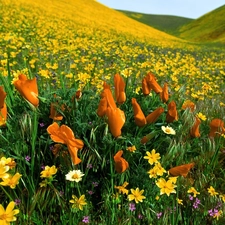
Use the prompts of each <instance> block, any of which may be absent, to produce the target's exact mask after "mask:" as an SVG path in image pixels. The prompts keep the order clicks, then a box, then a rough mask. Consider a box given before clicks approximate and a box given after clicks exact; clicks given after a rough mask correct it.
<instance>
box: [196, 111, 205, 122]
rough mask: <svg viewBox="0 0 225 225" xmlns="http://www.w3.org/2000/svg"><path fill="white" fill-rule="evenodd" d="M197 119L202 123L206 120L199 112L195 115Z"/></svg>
mask: <svg viewBox="0 0 225 225" xmlns="http://www.w3.org/2000/svg"><path fill="white" fill-rule="evenodd" d="M197 117H198V118H199V119H200V120H202V121H205V120H206V116H205V115H204V114H202V113H201V112H199V113H197Z"/></svg>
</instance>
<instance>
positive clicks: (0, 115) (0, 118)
mask: <svg viewBox="0 0 225 225" xmlns="http://www.w3.org/2000/svg"><path fill="white" fill-rule="evenodd" d="M6 119H7V106H6V104H5V103H3V107H2V108H1V109H0V127H2V126H5V125H6Z"/></svg>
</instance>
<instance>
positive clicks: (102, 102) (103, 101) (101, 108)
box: [97, 97, 107, 117]
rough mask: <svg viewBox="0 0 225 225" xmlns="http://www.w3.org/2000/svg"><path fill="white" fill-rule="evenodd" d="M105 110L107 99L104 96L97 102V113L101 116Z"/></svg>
mask: <svg viewBox="0 0 225 225" xmlns="http://www.w3.org/2000/svg"><path fill="white" fill-rule="evenodd" d="M106 110H107V99H106V97H103V98H102V99H101V100H100V102H99V105H98V109H97V115H98V116H100V117H103V116H104V115H105V114H106Z"/></svg>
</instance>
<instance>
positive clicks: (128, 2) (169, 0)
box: [97, 0, 225, 19]
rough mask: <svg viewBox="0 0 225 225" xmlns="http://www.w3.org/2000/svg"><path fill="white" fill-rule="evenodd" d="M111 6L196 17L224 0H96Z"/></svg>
mask: <svg viewBox="0 0 225 225" xmlns="http://www.w3.org/2000/svg"><path fill="white" fill-rule="evenodd" d="M97 1H98V2H100V3H101V4H103V5H105V6H107V7H109V8H113V9H122V10H127V11H132V12H140V13H146V14H159V15H173V16H182V17H187V18H192V19H197V18H199V17H200V16H202V15H204V14H205V13H207V12H210V11H212V10H214V9H216V8H218V7H220V6H222V5H225V0H97Z"/></svg>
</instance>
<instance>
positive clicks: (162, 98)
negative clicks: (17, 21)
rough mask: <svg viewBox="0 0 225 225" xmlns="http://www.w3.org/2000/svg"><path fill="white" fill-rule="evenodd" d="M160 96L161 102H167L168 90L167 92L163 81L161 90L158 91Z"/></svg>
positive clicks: (166, 85) (166, 86)
mask: <svg viewBox="0 0 225 225" xmlns="http://www.w3.org/2000/svg"><path fill="white" fill-rule="evenodd" d="M160 98H161V100H162V101H163V102H168V100H169V92H168V84H167V83H165V84H164V86H163V89H162V92H160Z"/></svg>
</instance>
